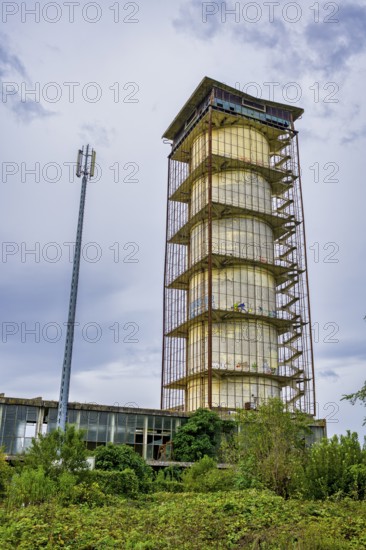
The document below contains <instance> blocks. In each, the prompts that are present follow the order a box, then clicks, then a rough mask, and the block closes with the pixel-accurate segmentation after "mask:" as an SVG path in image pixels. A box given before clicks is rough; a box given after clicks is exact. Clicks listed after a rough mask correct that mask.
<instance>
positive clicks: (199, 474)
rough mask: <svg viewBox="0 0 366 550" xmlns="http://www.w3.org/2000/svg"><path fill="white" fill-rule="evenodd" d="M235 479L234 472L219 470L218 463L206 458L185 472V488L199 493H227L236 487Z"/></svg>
mask: <svg viewBox="0 0 366 550" xmlns="http://www.w3.org/2000/svg"><path fill="white" fill-rule="evenodd" d="M235 477H236V474H235V472H234V471H233V470H231V469H227V470H218V468H217V464H216V462H215V461H214V460H213V459H212V458H210V457H208V456H205V457H203V458H202V459H201V460H200V461H198V462H196V464H194V465H193V466H192V467H191V468H189V469H188V470H186V471H185V472H184V474H183V486H184V489H185V490H186V491H194V492H198V493H210V492H214V491H225V490H229V489H232V488H233V487H234V486H235Z"/></svg>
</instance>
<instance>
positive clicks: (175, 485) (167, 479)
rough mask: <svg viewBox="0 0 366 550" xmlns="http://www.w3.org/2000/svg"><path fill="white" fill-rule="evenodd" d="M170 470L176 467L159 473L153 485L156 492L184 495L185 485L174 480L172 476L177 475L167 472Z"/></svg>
mask: <svg viewBox="0 0 366 550" xmlns="http://www.w3.org/2000/svg"><path fill="white" fill-rule="evenodd" d="M170 468H174V467H173V466H168V468H164V470H160V471H159V472H158V474H157V476H156V478H155V480H154V484H153V487H154V490H155V491H163V492H166V493H182V492H183V490H184V487H183V483H182V482H181V481H178V480H177V479H173V477H172V476H173V475H176V474H174V473H171V472H170V471H168V472H166V470H168V469H170Z"/></svg>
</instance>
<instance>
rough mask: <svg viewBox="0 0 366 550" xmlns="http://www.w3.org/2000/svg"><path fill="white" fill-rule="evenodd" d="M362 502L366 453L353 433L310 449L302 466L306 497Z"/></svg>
mask: <svg viewBox="0 0 366 550" xmlns="http://www.w3.org/2000/svg"><path fill="white" fill-rule="evenodd" d="M336 494H338V495H340V496H345V495H348V496H351V497H353V498H355V499H363V498H365V494H366V452H365V451H364V450H362V449H361V445H360V443H359V441H358V436H357V433H355V432H353V433H351V432H350V431H349V430H348V431H347V434H346V435H345V436H344V435H341V436H340V437H339V438H338V436H336V435H334V436H333V437H332V438H331V439H326V438H324V439H323V440H322V441H320V442H319V443H316V444H314V445H313V446H312V448H311V449H310V451H309V458H308V463H307V466H306V495H307V496H308V497H309V498H315V499H324V498H327V497H329V496H332V495H336Z"/></svg>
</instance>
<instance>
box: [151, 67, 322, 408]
mask: <svg viewBox="0 0 366 550" xmlns="http://www.w3.org/2000/svg"><path fill="white" fill-rule="evenodd" d="M302 113H303V109H300V108H298V107H293V106H291V105H284V104H281V103H275V102H272V101H267V100H262V99H257V98H254V97H252V96H250V95H248V94H245V93H243V92H240V91H239V90H237V89H235V88H231V87H229V86H226V85H225V84H222V83H220V82H217V81H215V80H212V79H210V78H207V77H206V78H204V79H203V80H202V82H201V83H200V84H199V86H198V87H197V88H196V90H195V91H194V93H193V94H192V96H191V97H190V98H189V99H188V101H187V102H186V104H185V105H184V107H183V108H182V109H181V111H180V112H179V113H178V115H177V116H176V117H175V119H174V120H173V122H172V123H171V125H170V126H169V128H168V129H167V130H166V132H165V134H164V136H163V137H164V138H166V139H168V140H170V141H171V142H172V150H171V153H170V155H169V168H168V205H167V229H166V231H167V234H166V253H165V272H164V329H163V330H164V332H163V366H162V387H161V406H162V408H164V409H170V410H185V411H194V410H196V409H197V408H199V407H208V408H212V409H216V408H217V409H221V410H234V409H237V408H256V407H257V406H258V405H259V404H261V403H263V402H265V401H266V400H267V399H268V398H271V397H280V398H282V400H283V401H284V402H285V403H286V404H287V407H288V408H289V409H290V410H291V409H299V410H302V411H304V412H306V413H309V414H315V389H314V367H313V352H312V340H311V324H310V308H309V296H308V280H307V269H306V246H305V233H304V218H303V205H302V196H301V182H300V166H299V158H298V149H297V146H298V144H297V132H296V130H295V128H294V121H295V120H296V119H297V118H298V117H299V116H301V115H302Z"/></svg>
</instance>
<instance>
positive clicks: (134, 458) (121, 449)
mask: <svg viewBox="0 0 366 550" xmlns="http://www.w3.org/2000/svg"><path fill="white" fill-rule="evenodd" d="M95 468H96V470H103V471H107V472H112V471H119V472H123V470H126V468H129V469H131V470H133V471H134V472H135V474H136V476H137V479H138V483H139V490H140V491H141V492H144V493H147V492H149V491H150V489H151V483H152V468H150V466H148V465H147V464H146V462H145V460H144V459H143V458H142V457H141V456H140V455H139V454H137V453H136V452H135V451H134V450H133V449H132V448H131V447H129V446H128V445H114V444H113V443H108V444H107V445H106V446H100V447H98V448H97V449H96V451H95Z"/></svg>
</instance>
